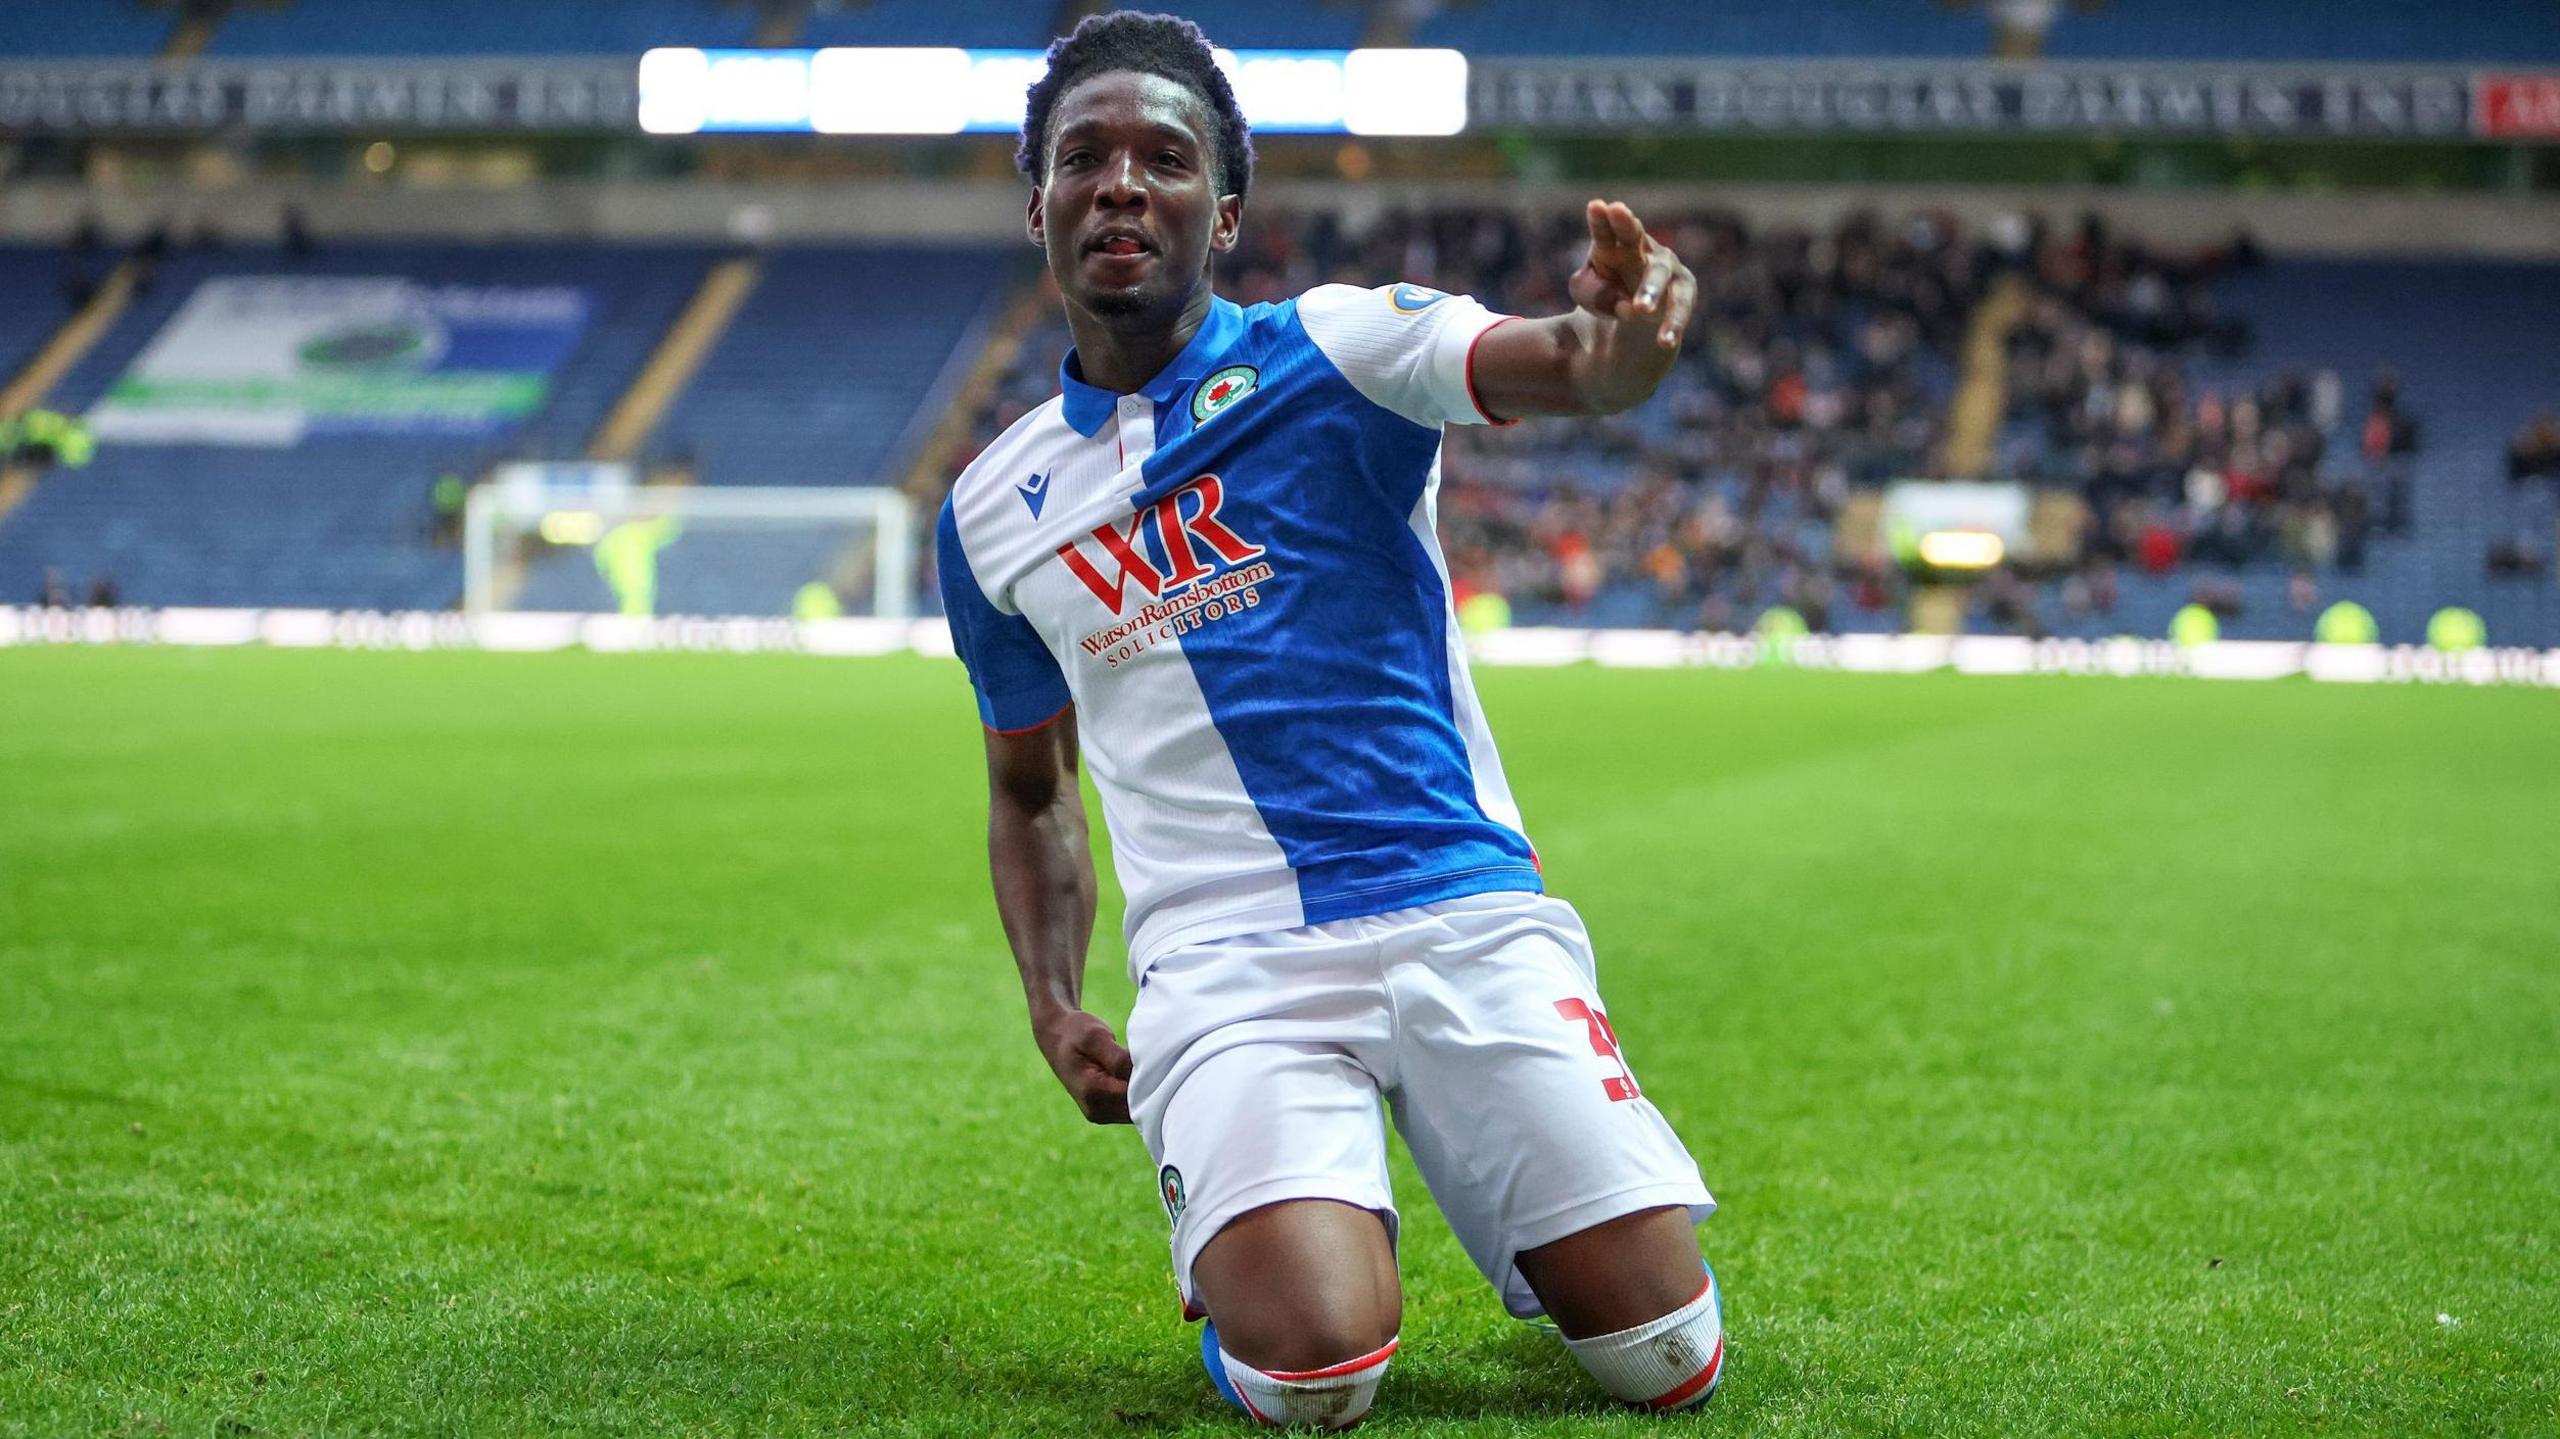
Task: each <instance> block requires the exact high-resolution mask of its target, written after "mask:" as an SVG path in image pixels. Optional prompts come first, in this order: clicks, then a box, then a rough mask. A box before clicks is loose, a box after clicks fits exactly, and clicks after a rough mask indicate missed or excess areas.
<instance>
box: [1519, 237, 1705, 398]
mask: <svg viewBox="0 0 2560 1439" xmlns="http://www.w3.org/2000/svg"><path fill="white" fill-rule="evenodd" d="M1583 215H1584V218H1585V219H1586V220H1588V221H1589V222H1590V225H1591V254H1590V258H1588V259H1587V260H1585V261H1584V262H1583V265H1582V268H1581V269H1579V270H1577V271H1575V272H1574V276H1573V280H1572V282H1571V284H1570V285H1569V287H1568V288H1569V289H1570V291H1571V293H1572V295H1573V304H1574V308H1573V310H1572V312H1571V313H1569V314H1563V315H1556V316H1552V317H1550V318H1546V319H1537V320H1526V319H1524V320H1513V321H1511V322H1509V323H1507V324H1501V325H1496V326H1495V327H1494V328H1492V329H1491V330H1488V331H1486V332H1485V334H1484V337H1483V338H1482V339H1481V340H1479V341H1477V343H1476V351H1475V363H1474V376H1473V378H1474V384H1475V391H1476V398H1477V400H1478V401H1479V402H1480V403H1481V404H1482V405H1483V406H1484V408H1485V409H1486V410H1487V411H1488V412H1490V413H1492V414H1493V415H1495V416H1497V417H1499V418H1502V419H1510V420H1517V419H1525V418H1527V417H1529V416H1531V415H1611V414H1616V413H1617V412H1618V411H1620V410H1625V409H1632V408H1633V407H1635V406H1637V405H1640V404H1642V403H1644V401H1645V400H1646V399H1647V398H1649V397H1650V396H1651V395H1652V394H1653V391H1654V387H1655V386H1657V385H1660V384H1661V383H1662V377H1663V376H1665V375H1668V374H1670V373H1671V366H1672V363H1673V362H1674V361H1676V360H1678V359H1679V358H1680V337H1681V335H1682V334H1683V333H1684V332H1686V331H1687V330H1688V328H1689V312H1690V311H1691V309H1692V308H1694V307H1695V306H1696V304H1697V302H1698V278H1697V276H1695V275H1693V274H1691V273H1690V272H1689V267H1688V266H1687V265H1684V264H1682V263H1680V257H1679V256H1678V255H1675V254H1673V253H1671V247H1670V246H1668V245H1664V244H1659V243H1657V242H1656V241H1655V240H1654V238H1653V237H1652V236H1650V235H1648V234H1646V233H1645V230H1644V225H1643V223H1642V222H1640V221H1638V220H1637V219H1636V215H1635V212H1634V211H1633V210H1630V209H1628V208H1627V207H1626V206H1624V205H1621V204H1617V203H1615V202H1613V201H1603V200H1593V201H1592V202H1590V204H1588V205H1586V206H1584V207H1583Z"/></svg>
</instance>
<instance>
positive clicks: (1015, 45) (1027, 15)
mask: <svg viewBox="0 0 2560 1439" xmlns="http://www.w3.org/2000/svg"><path fill="white" fill-rule="evenodd" d="M1057 14H1058V6H1057V5H1056V4H1055V3H1054V0H983V3H972V4H968V5H952V4H948V3H945V0H870V3H869V4H865V5H845V6H836V7H831V8H828V9H821V10H817V11H813V12H812V13H811V14H810V15H809V17H808V19H807V20H806V21H805V22H804V23H803V25H802V26H801V29H800V34H799V38H798V39H797V40H796V41H795V42H794V43H795V44H801V45H810V46H820V45H971V46H983V47H985V48H987V49H991V50H1040V49H1045V48H1047V46H1048V44H1049V39H1050V35H1049V25H1050V22H1051V21H1053V20H1055V19H1056V18H1057Z"/></svg>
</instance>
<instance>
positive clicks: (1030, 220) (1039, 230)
mask: <svg viewBox="0 0 2560 1439" xmlns="http://www.w3.org/2000/svg"><path fill="white" fill-rule="evenodd" d="M1022 223H1023V228H1024V229H1026V230H1028V231H1030V233H1031V243H1032V244H1035V245H1037V246H1039V247H1040V248H1041V249H1043V250H1045V249H1048V248H1049V222H1048V220H1047V219H1046V218H1045V217H1044V216H1042V215H1041V213H1040V187H1039V186H1037V185H1034V186H1032V187H1031V213H1030V214H1028V215H1025V216H1024V217H1023V222H1022Z"/></svg>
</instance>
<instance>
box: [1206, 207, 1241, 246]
mask: <svg viewBox="0 0 2560 1439" xmlns="http://www.w3.org/2000/svg"><path fill="white" fill-rule="evenodd" d="M1243 229H1244V196H1242V195H1220V196H1219V197H1218V221H1217V223H1216V224H1214V225H1211V226H1210V227H1209V249H1210V250H1211V251H1212V252H1214V253H1216V254H1220V255H1223V254H1225V253H1227V252H1228V251H1229V250H1232V249H1234V248H1235V247H1236V236H1237V235H1238V234H1239V233H1241V232H1242V231H1243Z"/></svg>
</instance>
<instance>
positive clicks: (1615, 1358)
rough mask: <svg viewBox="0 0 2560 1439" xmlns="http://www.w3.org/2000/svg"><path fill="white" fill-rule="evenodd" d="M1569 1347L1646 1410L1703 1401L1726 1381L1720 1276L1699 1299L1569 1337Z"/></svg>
mask: <svg viewBox="0 0 2560 1439" xmlns="http://www.w3.org/2000/svg"><path fill="white" fill-rule="evenodd" d="M1564 1343H1565V1348H1567V1349H1569V1350H1571V1351H1573V1357H1574V1358H1575V1359H1577V1360H1579V1361H1581V1364H1582V1367H1583V1369H1584V1370H1585V1371H1587V1372H1588V1373H1589V1374H1590V1375H1591V1377H1592V1378H1593V1379H1596V1380H1598V1381H1599V1383H1600V1387H1601V1388H1603V1389H1606V1390H1608V1391H1609V1392H1610V1393H1611V1394H1613V1395H1615V1396H1617V1397H1618V1398H1619V1399H1621V1400H1623V1401H1625V1402H1626V1403H1629V1404H1634V1405H1638V1406H1640V1407H1642V1408H1646V1409H1657V1410H1660V1409H1686V1408H1689V1407H1690V1406H1692V1405H1696V1404H1703V1403H1705V1402H1706V1400H1707V1398H1708V1396H1710V1395H1712V1394H1714V1393H1715V1391H1716V1386H1717V1385H1718V1384H1720V1383H1722V1382H1723V1380H1724V1357H1725V1353H1724V1311H1723V1306H1722V1303H1721V1296H1720V1295H1718V1294H1717V1292H1716V1280H1715V1275H1714V1274H1712V1273H1710V1274H1708V1275H1707V1277H1706V1286H1705V1287H1704V1288H1702V1289H1700V1290H1699V1291H1698V1295H1697V1297H1696V1298H1694V1299H1692V1300H1690V1301H1689V1302H1688V1303H1686V1304H1684V1305H1681V1306H1680V1307H1679V1308H1677V1309H1674V1310H1672V1311H1671V1312H1670V1313H1668V1314H1664V1315H1662V1316H1661V1317H1660V1318H1657V1319H1651V1320H1647V1321H1646V1322H1644V1323H1642V1324H1638V1325H1636V1326H1634V1327H1633V1328H1629V1329H1622V1330H1619V1331H1618V1332H1616V1333H1614V1334H1595V1335H1593V1336H1591V1337H1590V1338H1588V1339H1567V1340H1566V1341H1565V1342H1564Z"/></svg>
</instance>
